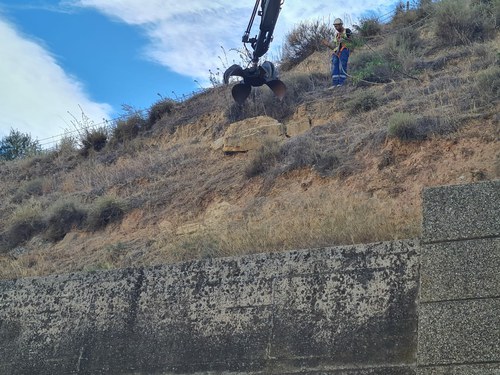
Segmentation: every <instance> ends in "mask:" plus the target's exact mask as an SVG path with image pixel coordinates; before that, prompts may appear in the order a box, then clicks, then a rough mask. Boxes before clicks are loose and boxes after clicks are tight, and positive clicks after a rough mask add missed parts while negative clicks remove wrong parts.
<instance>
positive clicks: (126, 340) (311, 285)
mask: <svg viewBox="0 0 500 375" xmlns="http://www.w3.org/2000/svg"><path fill="white" fill-rule="evenodd" d="M418 248H419V247H418V243H416V242H414V241H403V242H391V243H378V244H371V245H365V246H350V247H339V248H327V249H318V250H304V251H295V252H289V253H282V254H263V255H254V256H249V257H243V258H227V259H214V260H206V261H199V262H191V263H184V264H180V265H175V266H167V267H158V268H150V269H137V270H120V271H113V272H104V273H96V274H90V275H89V274H72V275H66V276H58V277H46V278H35V279H25V280H17V281H3V282H0V373H1V374H9V375H18V374H51V375H58V374H65V375H66V374H209V373H212V374H221V373H225V374H297V373H301V374H316V375H319V374H332V375H333V374H335V375H338V374H346V375H347V374H349V375H355V374H356V375H365V374H366V375H368V374H370V375H379V374H380V375H382V374H384V375H414V374H415V363H416V349H417V315H416V313H417V305H416V298H417V292H418V253H417V252H418Z"/></svg>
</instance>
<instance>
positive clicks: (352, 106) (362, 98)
mask: <svg viewBox="0 0 500 375" xmlns="http://www.w3.org/2000/svg"><path fill="white" fill-rule="evenodd" d="M379 105H380V100H379V99H378V97H377V96H376V95H375V94H374V93H372V92H370V91H358V92H357V93H355V94H354V97H353V98H352V99H351V100H350V101H349V102H348V103H347V107H348V108H349V112H350V114H351V115H355V114H357V113H361V112H368V111H371V110H372V109H375V108H377V107H378V106H379Z"/></svg>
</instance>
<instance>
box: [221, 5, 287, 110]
mask: <svg viewBox="0 0 500 375" xmlns="http://www.w3.org/2000/svg"><path fill="white" fill-rule="evenodd" d="M283 3H284V0H257V1H256V3H255V7H254V10H253V13H252V16H251V18H250V22H249V24H248V27H247V30H246V31H245V33H244V34H243V38H242V42H243V43H244V44H250V46H251V47H252V49H253V53H252V61H251V65H250V67H248V68H245V69H244V68H242V67H241V66H240V65H237V64H234V65H232V66H230V67H229V68H228V69H227V70H226V71H225V72H224V83H226V84H228V83H229V78H230V77H231V76H239V77H242V78H243V81H242V82H239V83H237V84H236V85H234V86H233V89H232V95H233V98H234V100H235V101H236V102H237V103H238V104H243V103H244V102H245V100H246V99H247V98H248V96H249V95H250V92H251V89H252V87H258V86H262V85H264V84H265V85H267V86H268V87H269V88H270V89H271V90H272V91H273V92H274V94H275V95H276V96H277V97H278V98H279V99H280V100H281V99H283V97H284V96H285V93H286V86H285V84H284V83H283V82H282V81H280V80H279V79H278V71H277V70H276V67H275V66H274V64H273V63H272V62H270V61H265V62H264V63H263V64H262V65H259V60H260V58H261V57H262V56H264V55H265V54H266V52H267V51H268V50H269V45H270V44H271V42H272V39H273V32H274V28H275V26H276V22H277V21H278V16H279V13H280V10H281V6H282V5H283ZM259 5H260V8H261V10H260V11H258V9H259ZM257 13H258V15H259V16H260V17H261V20H260V27H259V34H258V35H257V36H256V37H254V38H250V32H251V28H252V25H253V22H254V20H255V16H256V15H257Z"/></svg>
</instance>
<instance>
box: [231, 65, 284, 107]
mask: <svg viewBox="0 0 500 375" xmlns="http://www.w3.org/2000/svg"><path fill="white" fill-rule="evenodd" d="M231 76H238V77H242V78H243V81H242V82H241V81H240V82H239V83H237V84H236V85H234V86H233V88H232V90H231V93H232V95H233V98H234V100H235V101H236V102H237V103H238V104H240V105H241V104H243V103H244V102H245V100H246V99H247V98H248V96H249V95H250V92H251V90H252V86H253V87H259V86H262V85H267V86H268V87H269V88H270V89H271V90H272V91H273V93H274V94H275V95H276V97H277V98H278V99H279V100H282V99H283V98H284V97H285V94H286V85H285V84H284V83H283V82H282V81H280V80H279V79H278V74H277V70H276V68H275V67H274V64H273V63H271V62H269V61H265V62H264V63H263V64H262V65H261V66H252V67H250V68H246V69H243V68H242V67H241V66H239V65H237V64H234V65H231V66H230V67H229V68H228V69H226V71H225V72H224V83H225V84H228V83H229V78H230V77H231Z"/></svg>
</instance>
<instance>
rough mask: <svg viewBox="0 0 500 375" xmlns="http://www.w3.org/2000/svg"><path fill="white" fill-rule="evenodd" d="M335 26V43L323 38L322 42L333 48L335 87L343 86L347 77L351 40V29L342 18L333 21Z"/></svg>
mask: <svg viewBox="0 0 500 375" xmlns="http://www.w3.org/2000/svg"><path fill="white" fill-rule="evenodd" d="M333 26H334V27H335V31H336V32H335V41H334V42H335V43H334V44H333V45H332V44H331V43H330V42H329V41H328V40H326V39H324V40H322V44H323V45H325V46H326V47H328V48H330V49H332V50H333V54H332V84H333V87H339V86H342V85H343V84H344V82H345V80H346V78H347V61H348V60H349V41H350V40H351V34H352V32H351V30H350V29H348V28H345V27H344V22H342V20H341V19H340V18H336V19H335V21H333Z"/></svg>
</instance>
